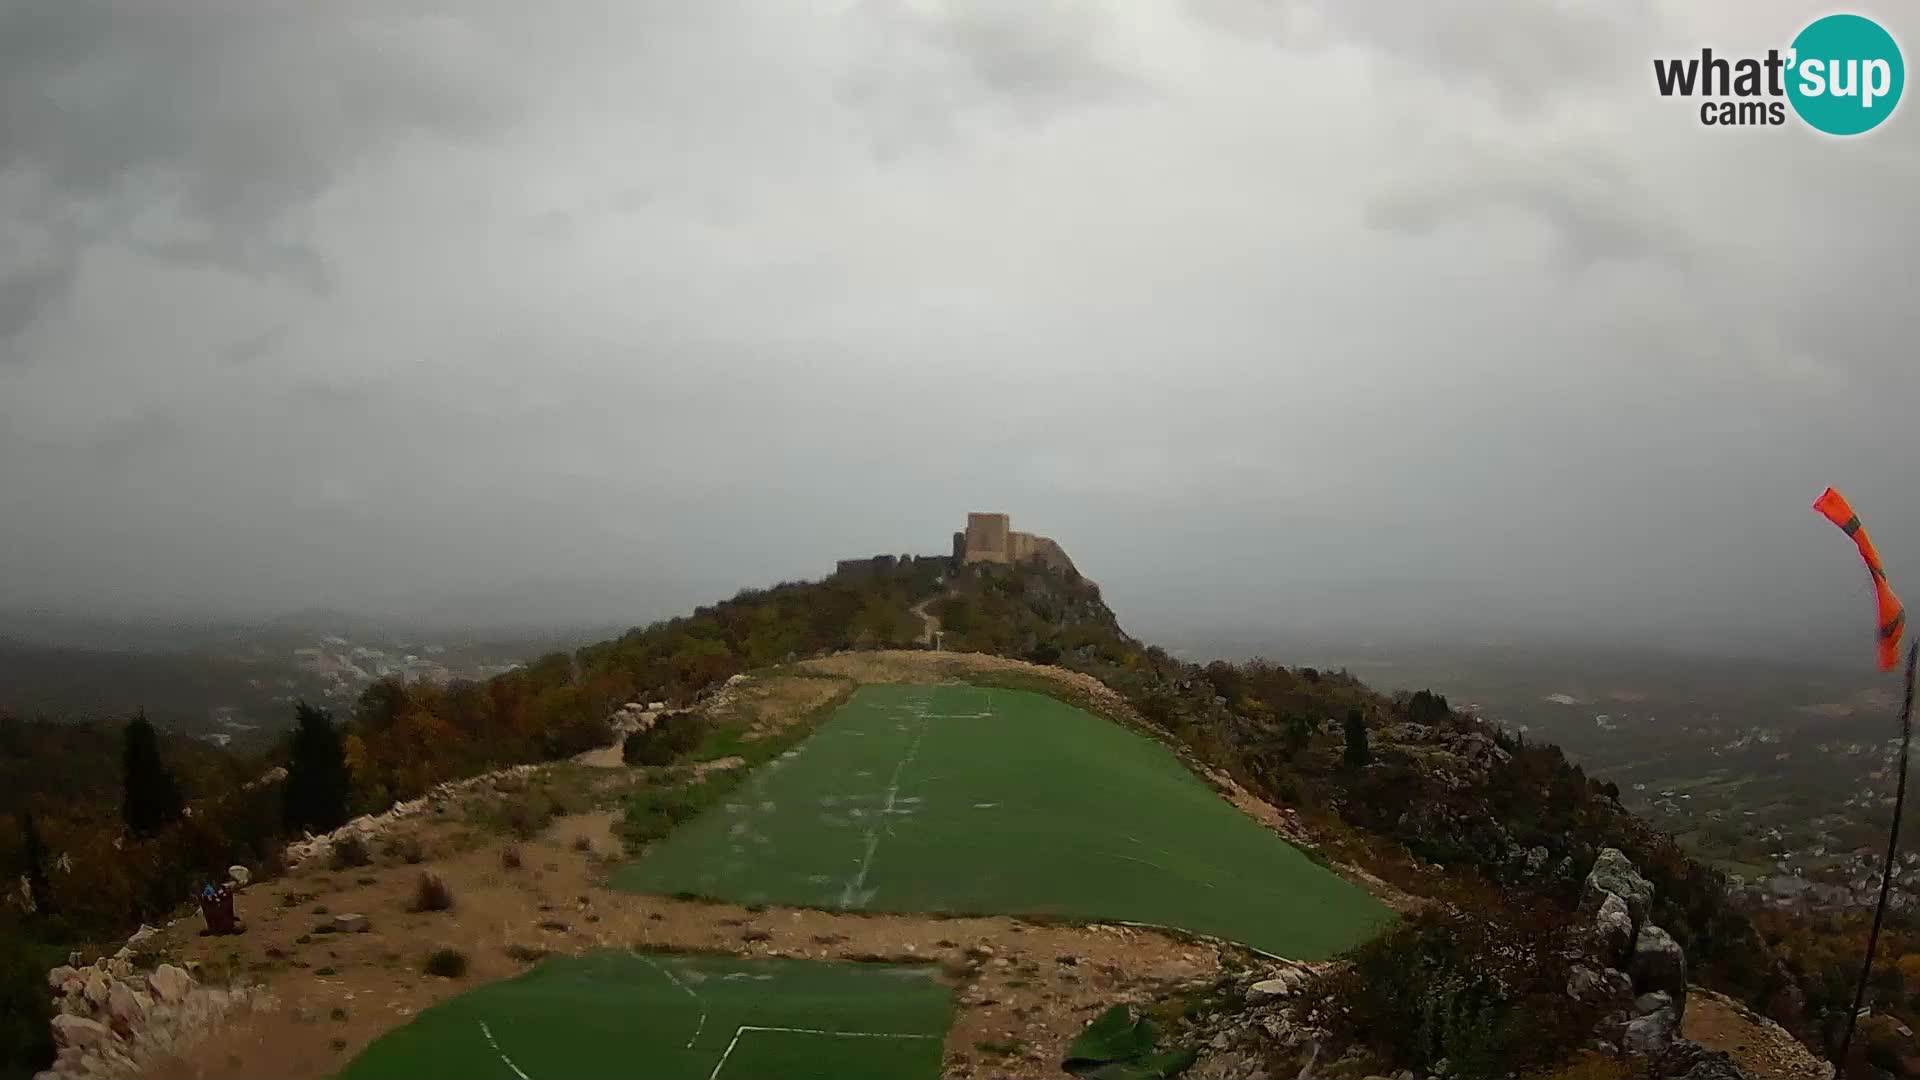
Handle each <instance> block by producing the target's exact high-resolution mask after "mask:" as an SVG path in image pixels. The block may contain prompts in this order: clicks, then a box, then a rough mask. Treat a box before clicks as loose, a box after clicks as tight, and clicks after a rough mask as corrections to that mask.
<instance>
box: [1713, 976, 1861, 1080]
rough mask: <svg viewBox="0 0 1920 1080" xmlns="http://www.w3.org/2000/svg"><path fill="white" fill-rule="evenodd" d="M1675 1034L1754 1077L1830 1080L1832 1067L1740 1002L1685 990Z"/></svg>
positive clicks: (1722, 995) (1785, 1079)
mask: <svg viewBox="0 0 1920 1080" xmlns="http://www.w3.org/2000/svg"><path fill="white" fill-rule="evenodd" d="M1680 1033H1681V1034H1682V1035H1685V1036H1686V1037H1687V1038H1689V1039H1692V1040H1693V1041H1694V1042H1697V1043H1699V1044H1700V1045H1702V1046H1705V1047H1707V1048H1708V1049H1711V1050H1719V1051H1722V1052H1723V1053H1725V1054H1726V1055H1727V1056H1728V1057H1731V1058H1732V1059H1733V1060H1734V1063H1735V1064H1737V1065H1739V1066H1740V1067H1741V1068H1742V1069H1745V1070H1746V1071H1747V1072H1749V1073H1751V1074H1753V1075H1754V1076H1769V1077H1780V1078H1782V1080H1830V1078H1831V1077H1832V1076H1833V1065H1832V1063H1830V1062H1826V1061H1822V1060H1820V1059H1819V1058H1817V1057H1815V1056H1814V1054H1813V1051H1811V1050H1808V1049H1807V1048H1806V1047H1805V1046H1803V1045H1801V1043H1800V1041H1799V1040H1797V1039H1795V1038H1794V1037H1793V1036H1792V1035H1789V1034H1787V1032H1786V1029H1784V1028H1782V1027H1781V1026H1780V1025H1778V1024H1776V1023H1774V1022H1773V1021H1771V1020H1768V1019H1766V1018H1764V1017H1762V1016H1760V1015H1758V1014H1756V1013H1755V1012H1754V1011H1753V1010H1752V1009H1749V1008H1747V1007H1746V1006H1745V1005H1742V1004H1740V1003H1739V1002H1737V1001H1735V1000H1733V999H1732V998H1730V997H1727V996H1726V995H1725V994H1717V993H1715V992H1713V991H1711V990H1703V989H1701V988H1700V987H1697V986H1696V987H1692V988H1690V989H1689V990H1688V991H1687V1015H1686V1017H1685V1018H1684V1019H1683V1020H1682V1021H1681V1024H1680Z"/></svg>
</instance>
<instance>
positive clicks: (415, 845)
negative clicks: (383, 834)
mask: <svg viewBox="0 0 1920 1080" xmlns="http://www.w3.org/2000/svg"><path fill="white" fill-rule="evenodd" d="M387 855H388V856H389V857H391V858H396V859H399V860H400V861H401V862H404V863H406V864H407V865H408V866H418V865H420V864H421V863H423V862H426V861H427V853H426V850H425V849H424V848H422V847H421V846H420V838H419V837H417V836H403V837H400V838H399V839H397V840H392V841H389V842H388V844H387Z"/></svg>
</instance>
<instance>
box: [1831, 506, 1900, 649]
mask: <svg viewBox="0 0 1920 1080" xmlns="http://www.w3.org/2000/svg"><path fill="white" fill-rule="evenodd" d="M1813 508H1814V509H1815V510H1818V511H1819V512H1820V514H1821V516H1823V517H1825V518H1826V519H1827V520H1828V521H1831V522H1833V523H1834V524H1835V525H1838V526H1840V528H1841V530H1842V531H1843V532H1845V533H1846V534H1847V535H1848V536H1851V537H1852V538H1853V546H1855V547H1857V548H1859V549H1860V557H1861V558H1862V559H1865V560H1866V563H1867V573H1869V574H1871V575H1873V592H1874V598H1875V599H1876V600H1877V601H1878V602H1879V608H1880V622H1879V631H1878V640H1879V644H1880V670H1881V671H1892V670H1893V669H1894V666H1895V665H1897V664H1899V662H1900V634H1901V632H1902V631H1904V630H1905V629H1906V626H1907V609H1906V608H1903V607H1901V606H1900V598H1899V597H1897V596H1895V595H1893V589H1892V588H1890V587H1888V585H1887V572H1886V571H1885V570H1882V569H1881V568H1880V553H1879V552H1878V551H1875V550H1874V549H1873V541H1872V540H1869V539H1867V530H1866V529H1865V528H1863V527H1861V525H1860V515H1859V514H1856V513H1854V512H1853V507H1851V506H1849V505H1847V500H1846V497H1845V496H1843V495H1841V494H1840V493H1839V492H1837V491H1835V490H1833V489H1832V488H1828V489H1827V490H1825V491H1823V492H1821V493H1820V497H1819V498H1817V499H1815V500H1813Z"/></svg>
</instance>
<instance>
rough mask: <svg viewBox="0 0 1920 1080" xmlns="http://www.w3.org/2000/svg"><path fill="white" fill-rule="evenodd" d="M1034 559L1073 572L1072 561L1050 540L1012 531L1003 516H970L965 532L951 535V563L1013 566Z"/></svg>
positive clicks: (1010, 524) (974, 514)
mask: <svg viewBox="0 0 1920 1080" xmlns="http://www.w3.org/2000/svg"><path fill="white" fill-rule="evenodd" d="M1030 560H1036V561H1038V562H1041V563H1044V564H1045V565H1047V566H1051V567H1053V568H1054V569H1056V570H1067V571H1072V570H1073V569H1074V566H1073V560H1072V559H1069V558H1067V553H1066V550H1065V549H1064V548H1062V547H1061V546H1060V545H1059V544H1057V543H1055V542H1054V541H1053V540H1052V539H1051V538H1049V537H1045V536H1036V535H1034V534H1033V533H1023V532H1014V531H1013V527H1012V523H1011V521H1010V520H1009V519H1008V517H1007V515H1005V514H982V513H969V514H968V515H967V527H966V530H965V531H964V532H957V533H954V534H953V561H954V562H956V563H958V564H959V565H961V566H965V565H968V564H969V563H981V562H984V563H1000V564H1002V565H1008V566H1010V565H1013V564H1015V563H1023V562H1027V561H1030Z"/></svg>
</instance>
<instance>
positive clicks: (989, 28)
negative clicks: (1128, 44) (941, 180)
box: [840, 0, 1147, 152]
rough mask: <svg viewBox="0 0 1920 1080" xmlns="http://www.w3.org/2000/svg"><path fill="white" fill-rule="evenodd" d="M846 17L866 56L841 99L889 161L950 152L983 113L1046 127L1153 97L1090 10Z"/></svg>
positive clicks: (938, 10) (856, 9)
mask: <svg viewBox="0 0 1920 1080" xmlns="http://www.w3.org/2000/svg"><path fill="white" fill-rule="evenodd" d="M846 17H847V18H848V19H850V20H852V21H853V22H854V23H855V24H856V25H857V27H858V28H859V30H860V31H861V32H862V33H863V35H864V38H863V46H864V47H863V48H862V50H861V52H860V55H859V56H858V58H857V59H856V61H855V62H854V64H853V66H852V67H851V68H850V69H849V70H848V71H847V72H845V73H844V74H843V76H842V77H841V80H840V94H841V97H842V98H843V100H846V101H848V102H850V103H852V104H855V105H856V106H858V107H860V108H862V109H864V110H865V111H866V112H867V113H868V114H869V115H870V116H872V117H873V118H874V121H875V123H876V124H877V126H878V130H877V132H876V143H877V144H878V146H879V148H880V149H881V150H882V151H883V152H894V151H898V150H902V149H909V148H913V147H916V146H926V145H938V144H940V143H943V142H945V141H946V140H948V139H950V138H952V137H953V136H954V135H955V134H957V133H958V131H959V130H960V129H961V128H962V126H963V125H964V124H965V123H966V122H967V118H968V117H969V115H971V114H973V113H975V112H979V111H982V110H985V111H987V112H989V113H992V114H1008V115H1012V116H1014V117H1018V118H1021V119H1023V120H1026V121H1028V122H1035V123H1040V122H1045V121H1046V120H1048V119H1050V118H1052V117H1054V116H1057V115H1059V114H1060V113H1061V112H1062V111H1064V110H1069V109H1073V108H1079V107H1085V106H1089V105H1095V104H1099V103H1102V102H1106V101H1110V100H1113V99H1114V98H1116V97H1124V96H1131V95H1136V94H1140V93H1143V92H1145V91H1146V89H1147V84H1146V82H1145V80H1144V78H1143V77H1142V76H1141V75H1139V74H1138V73H1136V72H1133V71H1130V70H1128V69H1127V68H1126V67H1125V66H1124V65H1123V64H1122V63H1121V62H1119V61H1118V60H1117V59H1115V58H1114V57H1113V56H1112V55H1111V51H1112V36H1111V34H1110V33H1109V32H1108V31H1109V28H1108V26H1107V15H1106V13H1105V11H1104V10H1103V9H1102V8H1101V7H1100V6H1098V5H1094V4H1089V3H1086V2H1084V0H1044V2H1040V3H1017V2H1012V0H991V2H987V3H975V4H956V5H929V6H915V5H905V4H897V3H891V2H887V0H859V2H858V3H857V4H855V5H854V6H853V7H852V8H851V9H850V10H849V11H848V13H847V15H846Z"/></svg>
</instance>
